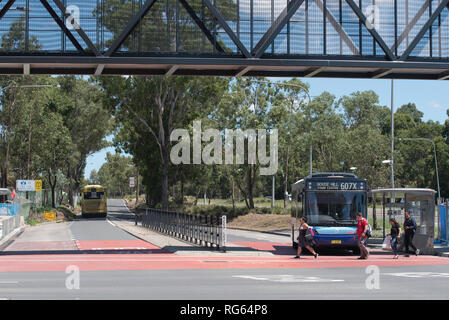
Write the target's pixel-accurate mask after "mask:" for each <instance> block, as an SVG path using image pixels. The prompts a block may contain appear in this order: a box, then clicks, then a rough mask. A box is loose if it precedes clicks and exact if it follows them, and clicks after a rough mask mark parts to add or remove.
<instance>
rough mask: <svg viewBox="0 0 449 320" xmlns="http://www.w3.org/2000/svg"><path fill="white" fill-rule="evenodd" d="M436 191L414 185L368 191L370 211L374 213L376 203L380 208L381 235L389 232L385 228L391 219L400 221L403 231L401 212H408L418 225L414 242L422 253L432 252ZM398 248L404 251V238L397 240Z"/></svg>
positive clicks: (376, 206) (388, 225)
mask: <svg viewBox="0 0 449 320" xmlns="http://www.w3.org/2000/svg"><path fill="white" fill-rule="evenodd" d="M435 194H436V191H435V190H432V189H417V188H416V189H411V188H395V189H375V190H371V197H372V204H373V213H377V208H378V206H379V205H380V206H381V208H382V229H383V236H384V237H385V236H386V234H388V233H389V231H387V230H390V227H391V226H390V218H394V219H396V221H397V222H399V223H400V224H401V229H402V231H404V227H403V226H404V212H405V211H408V212H409V213H410V215H411V216H412V217H413V218H414V219H415V221H416V224H417V230H416V233H415V237H414V239H413V243H414V244H415V246H416V247H417V248H418V249H420V251H421V252H422V253H423V254H433V253H434V246H433V244H434V237H435ZM373 216H374V214H373ZM376 216H377V214H376ZM398 249H399V250H403V237H401V239H400V241H399V247H398Z"/></svg>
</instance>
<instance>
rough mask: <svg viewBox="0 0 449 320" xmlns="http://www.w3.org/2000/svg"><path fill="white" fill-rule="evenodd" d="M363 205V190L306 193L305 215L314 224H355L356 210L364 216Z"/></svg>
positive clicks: (364, 198) (364, 202) (364, 200)
mask: <svg viewBox="0 0 449 320" xmlns="http://www.w3.org/2000/svg"><path fill="white" fill-rule="evenodd" d="M365 207H366V193H365V192H350V191H341V192H335V191H334V192H315V191H309V192H307V193H306V203H305V210H306V216H307V218H308V219H309V220H308V221H309V223H311V224H314V225H355V224H357V220H356V213H357V212H361V213H362V215H363V216H364V217H366V213H365Z"/></svg>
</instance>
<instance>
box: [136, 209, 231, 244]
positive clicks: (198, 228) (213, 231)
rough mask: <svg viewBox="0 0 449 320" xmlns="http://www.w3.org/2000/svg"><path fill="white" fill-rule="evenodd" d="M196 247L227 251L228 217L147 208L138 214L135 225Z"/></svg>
mask: <svg viewBox="0 0 449 320" xmlns="http://www.w3.org/2000/svg"><path fill="white" fill-rule="evenodd" d="M139 223H140V224H141V225H142V227H145V228H149V229H151V230H153V231H156V232H159V233H162V234H166V235H169V236H171V237H175V238H178V239H181V240H183V241H187V242H190V243H193V244H196V245H200V246H205V247H209V248H216V249H217V250H222V251H224V252H225V251H226V216H222V217H218V216H203V215H192V214H186V213H182V212H174V211H167V210H160V209H153V208H147V209H145V210H140V211H139V212H136V218H135V224H136V225H138V224H139Z"/></svg>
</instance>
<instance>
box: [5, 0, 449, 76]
mask: <svg viewBox="0 0 449 320" xmlns="http://www.w3.org/2000/svg"><path fill="white" fill-rule="evenodd" d="M448 16H449V0H403V1H396V0H120V1H119V0H2V1H0V39H1V43H0V74H25V75H28V74H81V75H139V74H140V75H217V76H279V77H314V76H317V77H338V78H345V77H346V78H395V79H434V80H446V79H449V17H448Z"/></svg>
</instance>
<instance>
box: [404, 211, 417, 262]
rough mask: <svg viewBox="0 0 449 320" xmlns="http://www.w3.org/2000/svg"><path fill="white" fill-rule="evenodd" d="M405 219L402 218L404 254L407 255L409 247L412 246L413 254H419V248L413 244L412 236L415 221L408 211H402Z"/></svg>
mask: <svg viewBox="0 0 449 320" xmlns="http://www.w3.org/2000/svg"><path fill="white" fill-rule="evenodd" d="M404 216H405V220H404V231H405V238H404V247H405V256H406V257H409V253H410V251H409V249H408V248H409V247H412V248H413V250H414V252H415V255H419V249H416V247H415V245H414V244H413V237H414V236H415V232H416V221H415V219H413V218H412V216H410V212H408V211H405V212H404Z"/></svg>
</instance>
